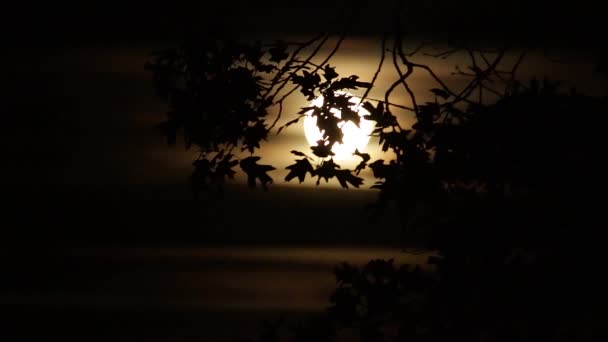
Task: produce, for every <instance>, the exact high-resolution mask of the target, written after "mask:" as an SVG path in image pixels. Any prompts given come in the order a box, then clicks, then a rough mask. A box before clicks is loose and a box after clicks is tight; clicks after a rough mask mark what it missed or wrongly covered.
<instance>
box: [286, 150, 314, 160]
mask: <svg viewBox="0 0 608 342" xmlns="http://www.w3.org/2000/svg"><path fill="white" fill-rule="evenodd" d="M291 154H293V155H296V156H299V157H306V158H308V159H312V158H310V157H309V156H307V155H306V154H305V153H302V152H300V151H296V150H291Z"/></svg>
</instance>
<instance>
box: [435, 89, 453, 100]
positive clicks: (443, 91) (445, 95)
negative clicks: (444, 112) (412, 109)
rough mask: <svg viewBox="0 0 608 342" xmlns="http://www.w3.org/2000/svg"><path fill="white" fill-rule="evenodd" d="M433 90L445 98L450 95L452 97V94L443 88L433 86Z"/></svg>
mask: <svg viewBox="0 0 608 342" xmlns="http://www.w3.org/2000/svg"><path fill="white" fill-rule="evenodd" d="M431 92H433V94H435V95H436V96H439V97H442V98H444V99H447V98H448V97H450V94H449V93H448V92H447V91H445V90H443V89H439V88H433V89H431Z"/></svg>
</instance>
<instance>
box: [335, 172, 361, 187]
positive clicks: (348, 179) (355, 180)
mask: <svg viewBox="0 0 608 342" xmlns="http://www.w3.org/2000/svg"><path fill="white" fill-rule="evenodd" d="M335 174H336V178H337V179H338V182H340V185H341V186H342V187H343V188H348V183H350V184H351V185H352V186H354V187H355V188H358V187H359V186H360V185H361V184H363V178H361V177H357V176H355V175H353V174H352V173H351V171H350V170H336V171H335Z"/></svg>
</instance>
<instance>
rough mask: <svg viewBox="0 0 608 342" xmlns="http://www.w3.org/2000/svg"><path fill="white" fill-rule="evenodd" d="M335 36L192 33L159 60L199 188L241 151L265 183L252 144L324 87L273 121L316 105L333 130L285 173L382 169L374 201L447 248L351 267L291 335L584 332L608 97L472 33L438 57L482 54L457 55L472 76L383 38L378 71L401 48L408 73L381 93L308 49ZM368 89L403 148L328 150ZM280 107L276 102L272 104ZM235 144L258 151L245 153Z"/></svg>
mask: <svg viewBox="0 0 608 342" xmlns="http://www.w3.org/2000/svg"><path fill="white" fill-rule="evenodd" d="M327 39H328V36H323V35H322V36H319V37H315V38H314V39H312V40H311V41H309V42H304V43H285V42H276V43H273V44H267V45H266V44H261V43H255V44H246V43H242V42H230V41H221V42H218V41H205V40H200V39H197V38H190V39H189V40H187V41H186V42H185V43H184V44H183V45H182V46H181V47H179V48H177V49H171V50H167V51H163V52H161V53H159V54H157V55H156V57H155V60H154V62H153V63H151V64H150V65H149V69H150V70H152V71H153V72H154V75H155V77H156V84H157V88H158V91H159V95H160V96H162V97H163V98H165V99H166V100H167V101H168V103H169V105H170V108H171V110H170V111H169V113H168V118H167V121H165V122H164V123H163V124H162V128H163V129H164V132H165V134H166V136H167V139H168V141H169V142H170V143H173V142H175V140H176V137H177V135H178V132H180V130H181V131H183V136H184V140H185V143H186V146H187V147H188V148H190V147H191V146H196V148H197V149H198V150H199V152H200V153H199V158H198V159H197V160H196V161H195V162H194V173H193V176H192V184H193V188H194V190H195V191H199V190H200V189H202V188H205V187H208V186H209V185H211V184H221V183H223V182H224V181H225V179H227V178H232V177H233V175H234V173H235V172H236V171H234V170H233V168H235V167H236V166H237V165H240V167H241V169H242V171H243V172H245V173H246V174H247V177H248V184H249V185H250V186H255V185H256V184H258V183H259V184H261V185H262V187H263V188H264V189H266V188H267V186H268V184H270V183H272V178H271V177H270V175H269V174H268V172H270V171H272V170H273V169H274V168H273V167H272V166H270V165H261V164H258V161H260V157H259V156H255V154H256V153H257V152H258V150H259V149H260V148H261V147H262V145H261V144H262V143H263V141H264V140H266V139H267V138H268V136H269V134H270V132H271V130H272V129H274V128H275V126H276V123H277V122H278V120H279V118H280V117H281V115H282V111H283V101H284V99H285V98H287V96H295V95H292V94H294V92H295V91H296V90H299V91H300V93H301V94H302V95H303V96H304V97H305V98H306V99H307V100H309V101H310V100H313V99H315V98H317V97H319V96H322V97H323V103H322V104H321V105H320V106H316V105H312V106H308V107H304V108H302V109H301V110H300V111H299V112H298V113H297V114H296V115H295V118H293V119H292V120H291V121H288V122H287V123H286V124H285V125H283V126H282V127H277V131H278V132H281V131H282V130H283V129H285V128H286V127H288V126H290V125H292V124H294V123H296V122H298V120H300V119H301V118H302V117H303V116H304V115H307V113H311V115H312V116H314V117H316V118H317V122H318V125H319V128H320V129H321V131H322V139H321V140H319V141H318V142H317V145H316V146H312V147H311V151H310V153H312V155H313V156H314V157H311V156H309V155H308V154H306V153H304V152H301V151H295V150H294V151H292V154H294V155H295V156H296V157H298V158H299V159H296V160H295V163H294V164H292V165H290V166H288V167H287V169H288V170H289V173H288V175H287V176H286V177H285V180H286V181H292V180H293V179H295V178H297V179H298V181H299V182H303V181H304V180H305V179H306V177H313V178H316V183H317V184H320V183H321V180H325V181H326V182H327V181H329V180H330V179H333V178H335V179H336V180H337V181H338V183H339V184H340V185H341V186H342V187H344V188H347V187H349V186H352V187H360V186H361V185H362V178H360V177H359V176H358V175H359V173H360V172H361V171H362V170H364V169H366V168H369V169H371V171H372V173H373V176H374V177H375V178H376V182H375V183H374V184H373V185H372V186H371V187H372V188H374V189H377V190H378V194H379V196H378V200H377V202H376V203H374V204H373V205H372V206H370V210H371V212H372V213H373V214H375V215H380V214H381V213H382V212H383V210H385V209H386V208H387V207H389V206H390V205H394V206H396V208H398V212H399V214H400V215H401V218H402V222H403V225H404V228H405V229H407V230H408V231H410V232H417V233H420V234H422V235H423V236H424V237H425V241H426V242H427V248H428V250H432V251H435V252H436V253H437V255H436V256H434V257H432V258H430V259H429V265H427V266H428V267H426V268H425V269H423V268H421V267H419V266H408V265H403V266H397V265H395V264H394V263H393V262H392V261H390V260H389V261H385V260H373V261H371V262H370V263H368V264H367V265H365V266H363V267H355V266H352V265H349V264H343V265H340V266H338V267H337V268H336V272H335V275H336V279H337V289H336V290H335V292H334V294H333V295H332V297H331V307H330V308H329V310H328V312H327V315H326V316H324V318H323V319H322V320H320V321H314V322H312V321H311V322H309V323H310V324H309V325H306V326H305V327H302V326H301V327H300V328H298V329H295V330H296V331H295V332H294V334H293V339H294V340H295V341H300V340H302V341H304V340H317V341H322V340H331V339H335V338H336V336H337V334H338V333H339V332H340V331H342V330H345V329H356V330H357V331H359V335H360V337H361V339H362V340H363V341H385V340H395V341H401V340H403V341H405V340H425V341H444V340H448V339H456V340H480V341H486V340H492V341H497V340H532V339H534V340H556V339H559V338H561V339H567V338H568V336H570V335H569V334H571V335H572V336H574V337H572V338H573V339H577V338H581V336H583V335H584V333H581V331H584V330H585V329H587V328H581V326H585V324H587V323H588V322H589V321H585V322H582V321H581V320H579V319H577V317H575V315H573V313H574V312H584V313H587V314H588V313H589V312H597V311H594V310H598V307H596V305H597V303H599V302H598V300H599V299H600V298H603V296H602V292H603V290H602V287H601V286H600V284H602V283H601V282H600V281H599V278H595V277H593V276H592V275H594V274H596V272H597V270H599V268H597V267H601V266H602V263H601V262H599V260H601V259H602V253H601V252H600V251H601V247H602V246H601V244H600V243H599V241H602V237H603V236H604V235H603V232H602V225H601V224H599V223H598V222H599V217H600V215H599V214H600V213H601V211H600V206H598V202H597V201H595V200H594V199H592V198H593V197H592V196H590V195H589V192H594V191H595V190H594V189H596V187H597V184H598V183H599V182H602V179H603V178H602V177H601V172H600V171H599V170H600V169H601V164H602V161H601V159H602V156H603V155H604V149H603V139H602V137H603V130H604V128H603V126H602V125H598V124H597V123H599V122H602V120H603V119H602V118H603V116H604V115H606V108H607V105H608V103H606V99H602V98H595V97H591V96H586V95H583V94H579V93H577V92H576V91H574V90H571V91H570V92H567V91H564V90H563V89H562V87H561V86H560V84H559V82H552V81H548V80H543V81H538V80H529V81H522V80H519V79H517V78H516V71H517V68H518V66H519V65H520V64H521V62H522V60H523V57H524V54H522V55H521V56H520V57H519V58H518V59H517V60H516V62H515V63H514V64H511V65H509V63H507V62H506V60H505V55H506V54H507V52H508V50H507V49H499V50H494V51H487V50H485V49H476V48H472V47H470V46H456V47H455V48H454V49H453V50H448V51H444V52H441V53H438V54H435V55H434V56H435V57H436V58H444V57H445V56H447V55H450V54H453V53H456V52H463V51H464V52H466V53H467V54H468V55H469V56H470V57H471V59H470V62H471V65H470V66H469V67H468V68H466V70H465V69H463V68H460V69H458V70H457V73H458V74H459V75H460V76H465V77H469V82H468V84H467V85H465V86H464V87H463V88H462V89H458V90H456V89H452V88H450V87H448V86H447V85H446V84H445V83H444V81H443V80H442V79H441V78H439V77H438V76H437V75H436V74H435V73H434V71H433V70H432V69H431V68H430V67H428V66H427V65H422V64H418V63H416V62H414V61H413V58H412V56H413V55H414V54H415V53H416V52H414V53H406V52H405V51H404V49H403V47H402V43H401V41H402V39H401V37H400V36H397V37H395V38H394V39H393V40H389V39H387V38H385V39H384V40H383V42H382V50H381V52H380V54H381V58H380V63H379V66H378V71H379V70H380V69H381V68H382V67H383V62H384V60H385V57H388V58H389V59H391V58H392V63H393V68H394V69H395V71H396V72H397V74H398V75H399V77H398V78H397V79H396V80H395V81H394V83H392V84H391V86H390V87H388V88H387V89H386V91H385V96H384V99H381V100H374V99H370V98H368V97H367V95H368V94H369V89H371V88H372V87H374V84H375V80H376V77H377V75H378V73H376V76H375V77H374V79H373V80H370V81H369V82H367V81H361V80H359V77H358V76H357V75H350V76H347V77H341V76H340V75H339V73H338V72H337V69H338V68H337V67H336V66H333V65H330V64H328V63H329V58H328V59H327V60H326V61H324V62H323V63H321V64H315V63H312V62H311V57H308V58H306V57H302V56H301V51H302V49H304V48H305V47H309V46H314V44H317V46H320V45H323V44H325V43H326V42H327ZM340 42H341V39H339V40H338V43H337V46H336V49H337V47H338V46H339V44H340ZM387 55H388V56H387ZM417 73H424V74H426V75H427V76H430V77H431V78H432V79H433V80H434V81H435V83H436V87H434V88H432V89H429V90H428V91H429V93H431V94H432V95H433V96H432V97H433V98H434V100H432V101H428V102H424V103H419V102H418V101H417V96H416V94H414V93H413V91H412V89H411V87H410V83H409V82H410V80H411V78H412V75H414V74H417ZM397 87H403V89H404V90H405V91H406V92H407V94H409V96H410V102H411V105H410V106H406V105H403V104H397V103H393V102H392V101H391V98H392V97H391V96H392V93H393V92H394V90H395V89H396V88H397ZM358 89H359V90H363V91H365V94H364V96H363V98H362V103H361V106H362V107H363V108H365V109H366V110H367V111H368V112H369V115H367V116H366V117H365V118H366V119H368V120H371V121H374V123H375V129H374V131H373V133H372V134H373V135H374V136H376V137H377V138H378V141H379V144H380V146H381V149H382V150H383V151H390V152H392V153H393V154H394V156H395V158H394V159H392V160H388V161H387V160H382V159H378V160H374V161H372V160H371V158H370V156H369V155H368V154H365V153H360V152H359V151H356V152H355V155H356V156H358V157H360V158H361V161H360V162H359V164H358V165H357V166H356V167H355V169H354V170H349V169H343V168H341V167H340V165H338V164H336V162H335V161H334V160H333V158H332V152H331V149H332V147H333V146H334V144H336V143H340V142H342V138H343V136H342V132H341V130H340V128H339V126H338V124H339V123H340V122H341V121H352V122H353V123H354V124H356V125H358V124H359V120H360V118H359V116H358V114H357V113H355V112H354V111H353V110H352V108H351V103H350V101H349V100H350V96H349V95H347V94H346V93H345V91H347V90H358ZM271 108H278V115H277V116H276V117H273V116H272V115H271V114H270V113H271ZM395 108H400V109H404V110H407V111H409V112H411V113H412V114H413V116H414V117H415V119H416V120H415V122H414V124H413V125H411V127H402V126H401V124H400V123H399V122H400V121H399V120H398V118H397V117H396V115H395V114H394V113H393V112H394V109H395ZM332 110H339V111H340V112H341V118H340V119H338V118H337V117H336V116H335V115H334V114H333V112H332ZM234 149H240V150H241V151H247V152H249V153H250V154H251V156H249V157H245V158H242V159H240V160H237V159H236V158H235V156H234V154H233V153H232V151H233V150H234ZM598 194H599V195H602V196H603V195H604V193H603V192H599V191H598ZM429 267H430V268H431V269H432V271H429V270H428V268H429ZM585 277H586V278H585ZM600 302H601V301H600ZM307 324H308V323H307ZM273 329H274V328H273ZM581 334H583V335H581ZM262 336H266V337H263V338H261V340H264V341H273V338H275V337H277V336H276V334H273V333H272V332H267V333H266V335H262ZM269 336H270V337H269Z"/></svg>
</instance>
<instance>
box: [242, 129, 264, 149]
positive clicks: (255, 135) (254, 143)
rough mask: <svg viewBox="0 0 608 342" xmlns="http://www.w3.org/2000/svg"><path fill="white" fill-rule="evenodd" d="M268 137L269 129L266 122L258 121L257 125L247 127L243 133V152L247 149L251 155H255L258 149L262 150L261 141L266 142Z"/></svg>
mask: <svg viewBox="0 0 608 342" xmlns="http://www.w3.org/2000/svg"><path fill="white" fill-rule="evenodd" d="M267 137H268V129H267V128H266V124H265V123H264V121H258V122H256V123H255V125H253V126H250V127H247V129H246V130H245V132H244V133H243V138H244V141H243V145H244V147H243V150H245V149H247V150H248V151H249V153H253V152H254V150H255V149H256V148H260V141H262V140H266V138H267Z"/></svg>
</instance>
